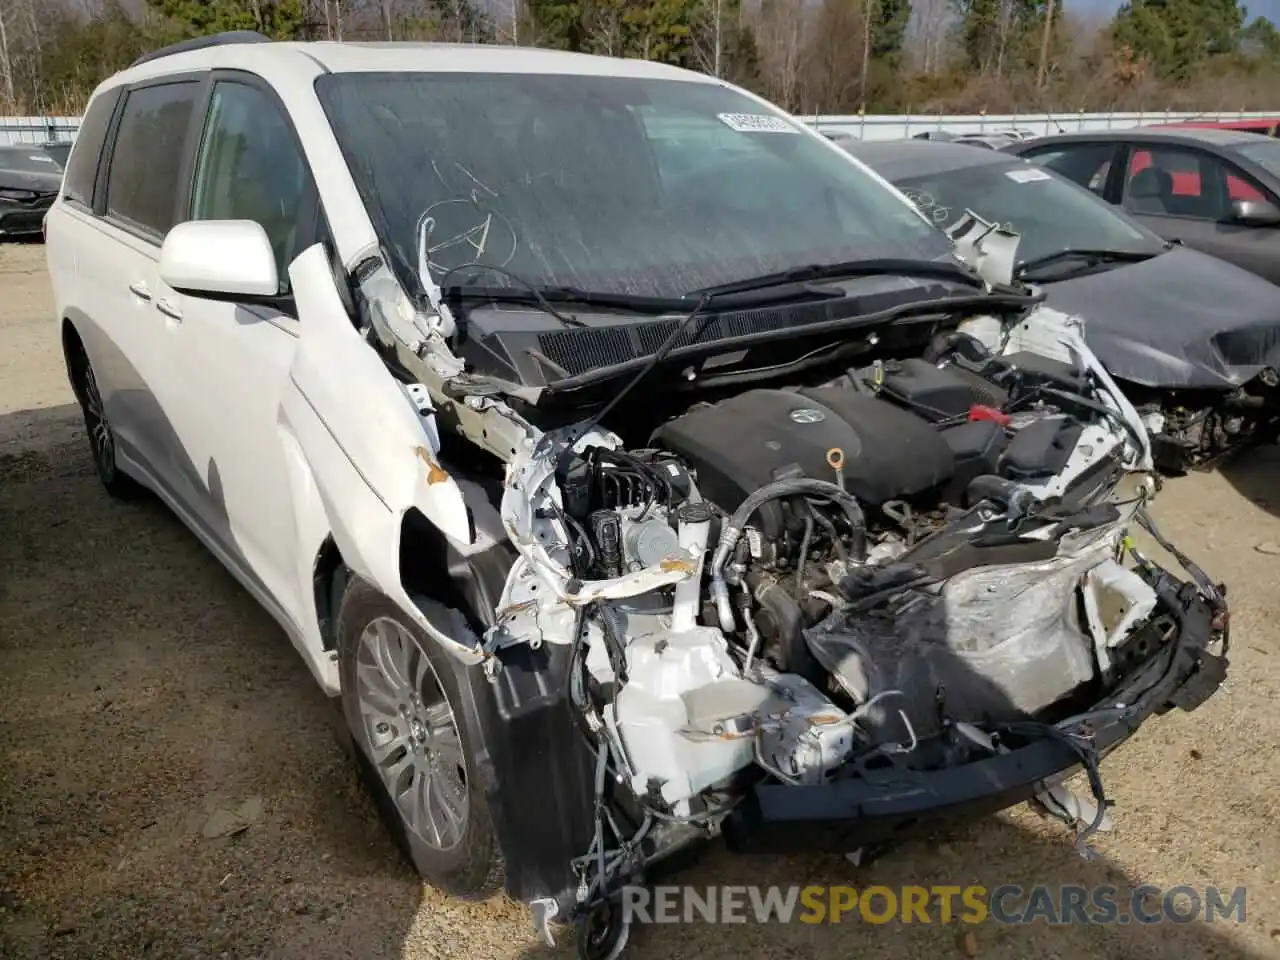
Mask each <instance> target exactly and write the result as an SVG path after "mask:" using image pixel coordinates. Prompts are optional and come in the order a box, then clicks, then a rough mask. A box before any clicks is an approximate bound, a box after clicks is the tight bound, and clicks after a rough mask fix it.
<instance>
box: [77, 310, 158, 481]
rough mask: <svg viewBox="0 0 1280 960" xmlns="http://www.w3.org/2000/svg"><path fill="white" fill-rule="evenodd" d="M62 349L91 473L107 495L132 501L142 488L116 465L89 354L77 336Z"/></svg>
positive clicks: (112, 438) (103, 408)
mask: <svg viewBox="0 0 1280 960" xmlns="http://www.w3.org/2000/svg"><path fill="white" fill-rule="evenodd" d="M66 350H67V354H66V356H67V373H68V375H69V376H70V378H71V388H72V390H73V391H74V392H75V395H76V400H78V401H79V403H80V412H81V414H82V415H83V416H84V426H85V431H86V432H87V433H88V435H89V453H90V455H91V456H92V457H93V467H94V470H95V471H96V472H97V474H98V479H99V480H100V481H102V486H103V488H104V489H105V490H106V491H107V493H108V494H110V495H111V496H113V497H115V498H116V499H117V500H132V499H133V498H135V497H136V496H138V494H139V493H141V492H142V486H141V484H139V483H138V482H137V481H136V480H134V479H133V478H132V477H131V476H129V475H128V474H126V473H124V472H123V471H122V470H121V469H120V468H119V466H117V464H116V436H115V433H114V432H113V431H112V429H111V424H110V423H109V422H108V421H107V414H106V408H105V407H104V405H103V403H102V394H101V392H100V391H99V390H98V380H97V377H95V376H94V373H93V364H91V363H90V362H89V355H88V353H86V352H85V349H84V344H82V343H81V342H80V339H79V338H78V337H75V336H72V337H70V338H69V339H68V340H67V342H66Z"/></svg>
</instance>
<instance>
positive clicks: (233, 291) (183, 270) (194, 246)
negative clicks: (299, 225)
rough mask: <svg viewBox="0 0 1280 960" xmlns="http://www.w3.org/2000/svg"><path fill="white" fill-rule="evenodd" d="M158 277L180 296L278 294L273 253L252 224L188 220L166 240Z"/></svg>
mask: <svg viewBox="0 0 1280 960" xmlns="http://www.w3.org/2000/svg"><path fill="white" fill-rule="evenodd" d="M160 279H161V280H163V281H164V282H165V283H167V284H168V285H169V286H170V287H172V288H173V289H174V290H177V291H178V292H179V293H185V294H190V295H191V296H195V297H209V298H213V299H228V298H236V297H244V298H251V297H274V296H277V295H278V294H279V293H280V277H279V274H278V273H277V271H276V255H275V252H274V251H273V250H272V249H271V241H270V240H268V239H267V232H266V231H265V230H263V229H262V225H261V224H259V223H256V222H255V221H253V220H188V221H187V222H186V223H180V224H178V225H177V226H176V227H174V228H173V229H172V230H170V231H169V233H168V234H167V235H166V236H165V238H164V244H163V245H162V246H161V247H160Z"/></svg>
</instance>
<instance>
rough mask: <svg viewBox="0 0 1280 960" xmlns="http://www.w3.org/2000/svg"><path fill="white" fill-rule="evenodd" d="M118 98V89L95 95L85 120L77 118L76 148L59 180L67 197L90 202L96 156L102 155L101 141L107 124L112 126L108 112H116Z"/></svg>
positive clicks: (86, 203)
mask: <svg viewBox="0 0 1280 960" xmlns="http://www.w3.org/2000/svg"><path fill="white" fill-rule="evenodd" d="M119 99H120V92H119V91H118V90H110V91H108V92H107V93H104V94H102V95H100V96H97V97H94V99H93V102H92V103H91V104H89V110H88V112H87V113H86V114H85V115H84V119H83V120H81V121H80V131H79V132H78V133H77V134H76V142H75V149H73V150H72V151H71V157H70V159H69V160H68V161H67V173H66V176H65V177H63V181H62V185H63V188H64V191H63V192H64V194H65V196H66V198H67V199H68V200H75V201H76V202H78V203H83V204H85V205H86V206H88V205H89V204H91V203H92V202H93V184H94V181H95V180H96V179H97V177H98V158H99V157H100V156H101V154H102V144H103V141H105V140H106V138H107V127H109V126H110V125H111V115H112V114H113V113H115V109H116V103H117V102H118V101H119Z"/></svg>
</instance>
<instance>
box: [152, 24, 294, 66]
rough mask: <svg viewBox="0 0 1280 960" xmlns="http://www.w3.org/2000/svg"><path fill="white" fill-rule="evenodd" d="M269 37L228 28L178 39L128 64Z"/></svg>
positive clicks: (256, 41)
mask: <svg viewBox="0 0 1280 960" xmlns="http://www.w3.org/2000/svg"><path fill="white" fill-rule="evenodd" d="M270 42H271V38H270V37H268V36H264V35H263V34H261V33H258V32H257V31H255V30H228V31H226V32H225V33H213V34H210V35H209V36H207V37H192V38H191V39H190V40H179V41H178V42H177V43H171V44H169V45H168V46H166V47H161V48H160V49H159V50H152V51H151V52H150V53H144V54H143V55H142V56H140V57H139V58H138V59H137V60H135V61H133V63H131V64H130V66H133V67H136V66H137V65H138V64H140V63H149V62H150V61H152V60H159V59H160V58H161V57H167V56H170V55H171V54H174V53H186V52H187V51H188V50H203V49H204V48H205V47H223V46H230V45H231V44H234V43H270Z"/></svg>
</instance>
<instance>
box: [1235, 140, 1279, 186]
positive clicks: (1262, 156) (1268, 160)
mask: <svg viewBox="0 0 1280 960" xmlns="http://www.w3.org/2000/svg"><path fill="white" fill-rule="evenodd" d="M1232 149H1234V150H1235V152H1236V153H1238V154H1240V156H1242V157H1244V158H1245V159H1246V160H1252V161H1253V162H1254V163H1256V164H1257V165H1258V166H1260V167H1261V168H1262V169H1263V170H1265V171H1267V173H1269V174H1271V175H1272V176H1273V177H1280V143H1278V142H1276V141H1275V140H1272V139H1270V138H1267V139H1265V140H1264V139H1262V138H1261V137H1259V138H1258V142H1257V143H1242V144H1237V145H1236V146H1235V147H1233V148H1232Z"/></svg>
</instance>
